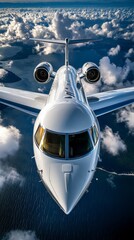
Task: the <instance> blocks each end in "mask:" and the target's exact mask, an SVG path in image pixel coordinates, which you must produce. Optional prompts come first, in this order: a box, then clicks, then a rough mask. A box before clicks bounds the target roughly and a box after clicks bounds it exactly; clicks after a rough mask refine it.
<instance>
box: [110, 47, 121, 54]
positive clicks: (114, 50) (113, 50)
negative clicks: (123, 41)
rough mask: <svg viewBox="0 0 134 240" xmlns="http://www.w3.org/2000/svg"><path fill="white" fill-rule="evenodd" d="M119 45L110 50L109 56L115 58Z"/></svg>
mask: <svg viewBox="0 0 134 240" xmlns="http://www.w3.org/2000/svg"><path fill="white" fill-rule="evenodd" d="M120 49H121V48H120V45H117V46H116V47H115V48H111V49H110V50H109V52H108V55H109V56H115V55H117V54H118V53H119V52H120Z"/></svg>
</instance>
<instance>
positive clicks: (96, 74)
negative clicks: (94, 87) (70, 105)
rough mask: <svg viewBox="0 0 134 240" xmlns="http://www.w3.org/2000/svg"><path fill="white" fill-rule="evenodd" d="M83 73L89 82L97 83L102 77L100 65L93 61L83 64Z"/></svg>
mask: <svg viewBox="0 0 134 240" xmlns="http://www.w3.org/2000/svg"><path fill="white" fill-rule="evenodd" d="M82 74H83V77H84V80H85V81H86V82H88V83H96V82H98V81H99V80H100V78H101V74H100V70H99V67H98V66H97V65H96V64H95V63H92V62H87V63H85V64H84V65H83V67H82Z"/></svg>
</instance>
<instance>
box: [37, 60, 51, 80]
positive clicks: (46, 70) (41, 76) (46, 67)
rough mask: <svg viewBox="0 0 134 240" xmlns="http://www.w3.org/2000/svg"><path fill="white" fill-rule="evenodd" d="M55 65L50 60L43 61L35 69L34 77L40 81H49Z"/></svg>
mask: <svg viewBox="0 0 134 240" xmlns="http://www.w3.org/2000/svg"><path fill="white" fill-rule="evenodd" d="M52 73H53V67H52V65H51V64H50V63H48V62H42V63H40V64H38V65H37V67H36V68H35V70H34V78H35V80H36V81H37V82H39V83H47V82H49V80H50V78H51V77H52Z"/></svg>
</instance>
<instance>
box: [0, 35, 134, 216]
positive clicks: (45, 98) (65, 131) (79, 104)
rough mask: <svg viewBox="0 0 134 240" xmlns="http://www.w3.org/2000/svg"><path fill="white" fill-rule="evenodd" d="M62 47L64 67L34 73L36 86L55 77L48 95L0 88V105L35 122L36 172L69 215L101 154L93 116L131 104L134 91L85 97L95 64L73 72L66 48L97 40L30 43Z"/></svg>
mask: <svg viewBox="0 0 134 240" xmlns="http://www.w3.org/2000/svg"><path fill="white" fill-rule="evenodd" d="M31 40H34V41H41V42H46V43H54V44H62V45H64V46H65V65H64V66H62V67H61V68H60V69H59V70H58V71H57V73H55V72H54V71H53V67H52V65H51V64H50V63H48V62H42V63H40V64H39V65H38V66H37V67H36V68H35V70H34V77H35V79H36V80H37V81H38V82H39V83H47V82H48V81H49V80H50V79H53V85H52V88H51V90H50V93H49V95H47V94H41V93H35V92H29V91H23V90H17V89H13V88H7V87H0V103H1V104H4V105H7V106H9V107H13V108H15V109H18V110H21V111H23V112H25V113H28V114H31V115H33V116H35V117H37V118H36V121H35V125H34V131H33V146H34V156H35V161H36V165H37V169H38V173H39V175H40V177H41V179H42V182H43V183H44V185H45V187H46V188H47V190H48V191H49V192H50V194H51V195H52V197H53V198H54V200H55V201H56V202H57V203H58V205H59V206H60V207H61V209H62V210H63V211H64V212H65V213H66V214H69V213H70V212H71V211H72V209H73V208H74V206H75V205H76V204H77V203H78V201H79V200H80V198H81V197H82V195H83V194H84V193H85V191H86V190H87V189H88V187H89V184H90V183H91V180H92V178H93V175H94V173H95V170H96V166H97V162H98V159H99V154H100V128H99V123H98V120H97V117H99V116H101V115H104V114H106V113H109V112H111V111H114V110H116V109H119V108H121V107H123V106H126V105H128V104H131V103H133V102H134V87H130V88H124V89H119V90H113V91H108V92H102V93H96V94H93V95H86V94H85V92H84V88H83V85H82V81H81V80H82V79H84V80H85V81H86V82H87V83H89V84H90V83H91V84H93V83H95V82H97V81H99V80H100V78H101V74H100V71H99V68H98V66H97V65H96V64H94V63H92V62H87V63H85V64H84V65H83V67H82V68H81V71H76V70H75V69H74V68H73V67H72V66H70V65H69V51H68V47H69V45H70V44H77V43H84V42H94V41H97V40H92V39H80V40H70V39H65V40H47V39H31Z"/></svg>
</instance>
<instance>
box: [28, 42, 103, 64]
mask: <svg viewBox="0 0 134 240" xmlns="http://www.w3.org/2000/svg"><path fill="white" fill-rule="evenodd" d="M30 40H32V41H37V42H46V43H53V44H61V45H64V46H65V66H68V65H69V45H72V44H79V43H86V42H98V41H101V39H90V38H88V39H77V40H74V39H68V38H65V40H57V39H52V40H51V39H41V38H30Z"/></svg>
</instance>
